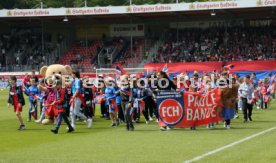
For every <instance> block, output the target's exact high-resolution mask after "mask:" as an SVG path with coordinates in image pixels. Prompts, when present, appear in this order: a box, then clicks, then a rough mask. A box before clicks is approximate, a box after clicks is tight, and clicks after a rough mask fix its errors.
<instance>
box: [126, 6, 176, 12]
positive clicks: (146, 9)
mask: <svg viewBox="0 0 276 163" xmlns="http://www.w3.org/2000/svg"><path fill="white" fill-rule="evenodd" d="M172 10H173V8H172V6H169V5H156V6H139V7H136V6H134V7H128V8H127V12H131V13H148V12H162V11H172Z"/></svg>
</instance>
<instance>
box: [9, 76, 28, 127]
mask: <svg viewBox="0 0 276 163" xmlns="http://www.w3.org/2000/svg"><path fill="white" fill-rule="evenodd" d="M9 82H10V86H11V87H10V93H9V99H8V103H9V104H12V105H13V107H14V112H15V114H16V116H17V118H18V120H19V122H20V126H19V128H18V130H25V125H24V123H23V119H22V116H21V112H22V107H23V106H24V105H25V100H24V96H23V92H22V88H21V86H16V77H15V76H11V77H10V80H9Z"/></svg>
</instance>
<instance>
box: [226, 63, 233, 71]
mask: <svg viewBox="0 0 276 163" xmlns="http://www.w3.org/2000/svg"><path fill="white" fill-rule="evenodd" d="M224 68H226V69H228V70H231V69H233V68H234V65H232V64H229V65H226V66H224Z"/></svg>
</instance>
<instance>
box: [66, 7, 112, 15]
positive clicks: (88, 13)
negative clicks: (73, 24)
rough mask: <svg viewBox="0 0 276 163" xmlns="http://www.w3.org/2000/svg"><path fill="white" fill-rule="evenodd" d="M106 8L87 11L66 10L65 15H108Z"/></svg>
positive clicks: (108, 11)
mask: <svg viewBox="0 0 276 163" xmlns="http://www.w3.org/2000/svg"><path fill="white" fill-rule="evenodd" d="M108 13H110V10H109V9H108V8H88V9H67V10H66V14H67V15H91V14H108Z"/></svg>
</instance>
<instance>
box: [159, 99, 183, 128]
mask: <svg viewBox="0 0 276 163" xmlns="http://www.w3.org/2000/svg"><path fill="white" fill-rule="evenodd" d="M159 117H160V120H161V121H162V122H163V123H164V124H165V125H167V126H175V125H177V124H178V123H179V122H181V121H182V119H183V117H184V108H182V106H181V104H180V103H179V102H178V101H176V100H175V99H166V100H164V101H162V103H161V104H160V105H159Z"/></svg>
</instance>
